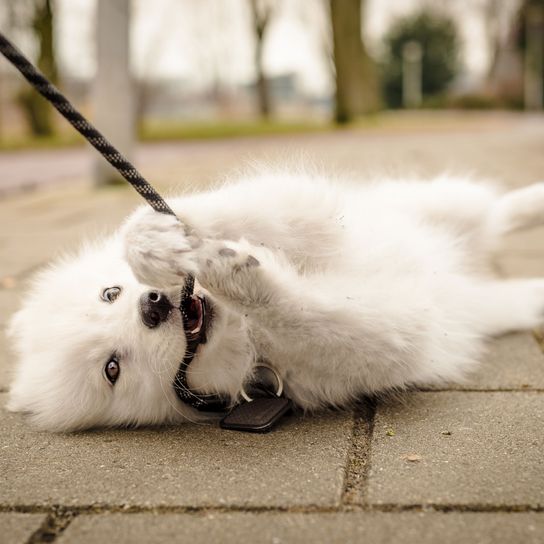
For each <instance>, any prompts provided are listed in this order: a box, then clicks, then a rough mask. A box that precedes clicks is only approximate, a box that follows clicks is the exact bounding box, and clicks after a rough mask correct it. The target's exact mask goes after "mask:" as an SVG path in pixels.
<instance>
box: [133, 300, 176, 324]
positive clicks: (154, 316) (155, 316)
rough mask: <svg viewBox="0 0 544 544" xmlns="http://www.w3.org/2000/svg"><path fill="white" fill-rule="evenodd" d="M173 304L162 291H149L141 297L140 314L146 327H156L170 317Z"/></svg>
mask: <svg viewBox="0 0 544 544" xmlns="http://www.w3.org/2000/svg"><path fill="white" fill-rule="evenodd" d="M172 308H173V306H172V304H171V303H170V301H169V300H168V298H167V297H166V296H165V295H163V294H162V293H161V292H160V291H147V292H146V293H144V294H143V295H142V296H141V297H140V315H141V316H142V321H143V322H144V325H145V326H146V327H149V328H150V329H154V328H155V327H157V326H158V325H160V324H161V323H162V322H163V321H166V320H167V319H168V316H169V315H170V310H172Z"/></svg>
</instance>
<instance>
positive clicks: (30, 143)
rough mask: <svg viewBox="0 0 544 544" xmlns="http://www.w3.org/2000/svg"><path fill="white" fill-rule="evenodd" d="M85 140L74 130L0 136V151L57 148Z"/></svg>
mask: <svg viewBox="0 0 544 544" xmlns="http://www.w3.org/2000/svg"><path fill="white" fill-rule="evenodd" d="M84 142H85V140H84V139H83V137H81V136H80V135H79V134H77V133H76V132H75V131H74V133H73V134H53V135H52V136H41V137H36V136H20V137H13V138H11V137H8V138H5V137H3V138H0V151H23V150H26V149H59V148H64V147H75V146H81V145H83V143H84Z"/></svg>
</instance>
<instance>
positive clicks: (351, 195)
mask: <svg viewBox="0 0 544 544" xmlns="http://www.w3.org/2000/svg"><path fill="white" fill-rule="evenodd" d="M170 204H171V206H172V207H173V209H174V210H175V212H176V214H177V215H178V217H179V218H180V219H181V220H182V222H183V224H180V223H178V222H177V221H176V220H175V219H174V218H172V217H169V216H166V215H162V214H158V213H156V212H153V211H152V210H151V209H150V208H148V207H147V206H143V207H142V208H141V209H139V210H138V211H136V212H135V213H134V214H133V215H132V216H131V217H130V218H129V219H128V220H127V222H126V223H125V225H124V226H123V227H122V229H121V230H120V231H119V232H118V233H116V234H115V235H114V236H113V237H112V238H110V239H108V240H105V241H102V242H99V243H97V244H96V245H94V246H87V247H85V248H83V249H82V251H81V252H80V253H79V254H78V255H77V256H76V257H73V258H67V259H65V260H63V261H61V262H60V263H57V264H55V265H53V266H52V267H51V268H49V269H48V270H46V271H45V272H42V273H40V274H39V275H38V277H37V278H36V280H35V282H34V287H33V289H32V291H31V292H30V293H29V294H28V296H27V298H26V300H25V302H24V306H23V309H22V310H21V311H20V312H19V313H17V314H16V316H15V317H14V319H13V322H12V326H11V333H12V336H13V337H14V339H15V346H16V349H17V352H18V355H19V364H18V367H17V370H16V376H15V380H14V382H13V385H12V388H11V392H10V403H9V406H10V408H11V409H12V410H17V411H24V412H29V413H30V415H31V417H32V419H33V420H34V422H35V423H36V424H38V425H39V426H40V427H43V428H47V429H51V430H72V429H81V428H87V427H93V426H107V425H133V424H134V425H136V424H154V423H166V422H178V421H183V420H185V419H190V420H195V419H202V417H203V416H202V415H201V414H198V413H197V412H195V411H194V410H192V409H190V408H188V407H187V406H185V405H184V404H182V403H181V402H180V401H179V400H178V399H177V398H176V396H175V394H174V392H173V388H172V382H173V379H174V376H175V374H176V371H177V369H178V366H179V363H180V360H181V359H182V357H183V354H184V351H185V347H186V342H185V336H184V333H183V329H182V322H181V317H180V314H179V312H172V314H171V317H170V318H169V319H168V321H167V322H165V323H163V324H161V325H160V326H159V327H158V328H156V329H148V328H147V327H145V326H144V324H143V323H142V321H141V318H140V315H139V311H138V300H139V297H140V295H141V294H142V293H144V292H146V291H147V290H149V289H150V286H152V287H154V288H157V289H160V290H162V291H163V292H164V293H165V294H166V295H167V296H168V297H169V298H171V299H172V301H173V302H175V303H178V302H179V299H180V291H181V287H182V286H183V284H184V281H185V279H186V275H187V273H191V274H194V275H196V278H197V286H196V290H197V292H203V293H206V294H207V296H208V297H209V298H210V300H211V301H212V302H213V304H214V306H215V313H216V316H215V320H214V322H213V328H212V331H211V334H210V338H209V341H208V343H206V344H204V345H201V346H200V347H199V351H198V353H197V356H196V358H195V360H194V361H193V363H192V364H191V366H190V371H189V381H190V383H191V386H192V387H193V388H194V389H196V390H199V391H200V392H203V393H218V394H220V395H223V396H224V397H226V398H229V399H230V400H231V401H232V402H236V400H237V399H238V398H239V393H240V389H241V387H242V384H243V383H244V381H245V380H247V379H248V378H249V377H250V376H251V373H252V370H253V368H254V366H255V363H256V361H257V360H258V359H266V360H267V361H269V362H270V363H271V364H272V365H273V366H274V367H275V368H276V369H277V370H278V372H279V373H280V374H281V375H282V377H283V379H284V381H285V387H286V392H287V395H288V396H289V397H290V398H292V399H293V400H294V401H295V402H296V403H297V404H298V405H299V406H301V407H302V408H303V409H307V410H313V409H317V408H320V407H324V406H328V405H335V406H346V405H348V404H349V403H350V402H352V401H353V400H354V399H356V398H357V397H360V396H361V395H363V394H366V393H376V392H380V391H385V390H389V389H398V388H406V387H408V386H412V385H416V386H417V385H429V384H437V383H443V382H449V381H456V380H460V379H462V378H463V376H464V375H465V374H466V373H467V371H469V370H470V369H472V368H473V366H474V363H475V362H476V361H477V360H478V358H479V357H480V355H481V352H482V349H483V341H484V339H485V337H486V336H489V335H497V334H501V333H504V332H506V331H510V330H516V329H525V328H530V327H534V326H536V325H538V324H539V323H541V322H542V319H543V315H544V279H537V280H512V281H503V280H498V279H494V278H492V277H488V276H486V275H484V274H483V273H482V272H480V271H479V270H480V269H481V265H482V263H483V261H485V259H486V258H487V257H488V256H489V253H490V251H492V250H493V249H494V248H495V247H496V246H497V243H498V240H499V238H500V236H502V235H503V234H504V233H506V232H509V231H511V230H515V229H519V228H524V227H528V226H534V225H535V224H537V223H542V222H543V218H544V184H538V185H534V186H531V187H528V188H525V189H522V190H519V191H515V192H511V193H507V194H505V195H503V196H501V195H500V194H499V193H498V192H497V191H496V190H495V189H493V188H491V187H489V186H485V185H478V184H474V183H472V182H470V181H469V180H465V179H455V178H447V177H444V178H441V179H436V180H434V181H432V182H427V183H424V182H417V181H412V182H401V181H389V180H382V181H381V182H379V183H372V184H366V185H356V184H340V183H332V182H330V181H329V180H327V179H324V178H322V177H320V176H309V175H308V176H307V175H303V174H298V175H294V174H288V173H285V172H271V173H267V174H266V173H265V174H260V175H256V176H254V177H248V178H247V179H242V180H241V181H239V182H238V183H234V184H228V185H226V186H224V187H222V188H220V189H219V190H216V191H211V192H206V193H201V194H194V195H191V196H185V197H182V198H179V199H174V200H172V201H171V202H170ZM224 247H229V248H231V249H232V250H234V252H225V251H223V252H221V253H220V250H221V249H222V248H224ZM110 286H120V287H122V289H123V291H122V294H121V296H120V297H119V298H118V300H116V301H115V302H114V303H113V304H108V303H105V302H104V301H102V300H101V299H100V292H101V291H102V289H104V288H106V287H110ZM114 352H115V353H116V354H117V356H118V357H119V360H120V364H121V373H120V377H119V380H118V382H117V383H116V385H115V386H113V387H112V386H111V385H110V384H109V383H107V381H106V380H105V378H104V376H103V367H104V365H105V363H106V361H107V360H108V358H109V357H110V355H111V354H112V353H114Z"/></svg>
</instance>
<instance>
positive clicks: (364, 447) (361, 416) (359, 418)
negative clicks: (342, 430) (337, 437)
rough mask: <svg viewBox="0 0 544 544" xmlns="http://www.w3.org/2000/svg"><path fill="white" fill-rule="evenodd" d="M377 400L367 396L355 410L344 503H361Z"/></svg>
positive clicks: (366, 476)
mask: <svg viewBox="0 0 544 544" xmlns="http://www.w3.org/2000/svg"><path fill="white" fill-rule="evenodd" d="M376 410H377V402H376V399H373V398H365V399H364V400H363V402H362V403H361V404H360V405H359V406H358V407H357V408H356V409H355V410H354V413H353V427H352V433H351V444H350V447H349V450H348V454H347V462H346V468H345V474H344V484H343V486H342V497H341V500H340V503H341V504H342V505H352V504H361V503H362V498H363V494H364V490H365V488H366V481H367V479H368V474H369V463H370V448H371V442H372V432H373V429H374V418H375V416H376Z"/></svg>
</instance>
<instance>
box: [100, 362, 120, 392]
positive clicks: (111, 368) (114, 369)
mask: <svg viewBox="0 0 544 544" xmlns="http://www.w3.org/2000/svg"><path fill="white" fill-rule="evenodd" d="M120 371H121V367H120V366H119V361H118V360H117V359H116V358H115V357H112V358H111V359H110V360H109V361H108V362H107V363H106V366H105V367H104V376H105V377H106V379H107V380H108V381H109V382H110V383H111V384H112V385H114V384H115V382H116V381H117V378H118V377H119V373H120Z"/></svg>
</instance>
